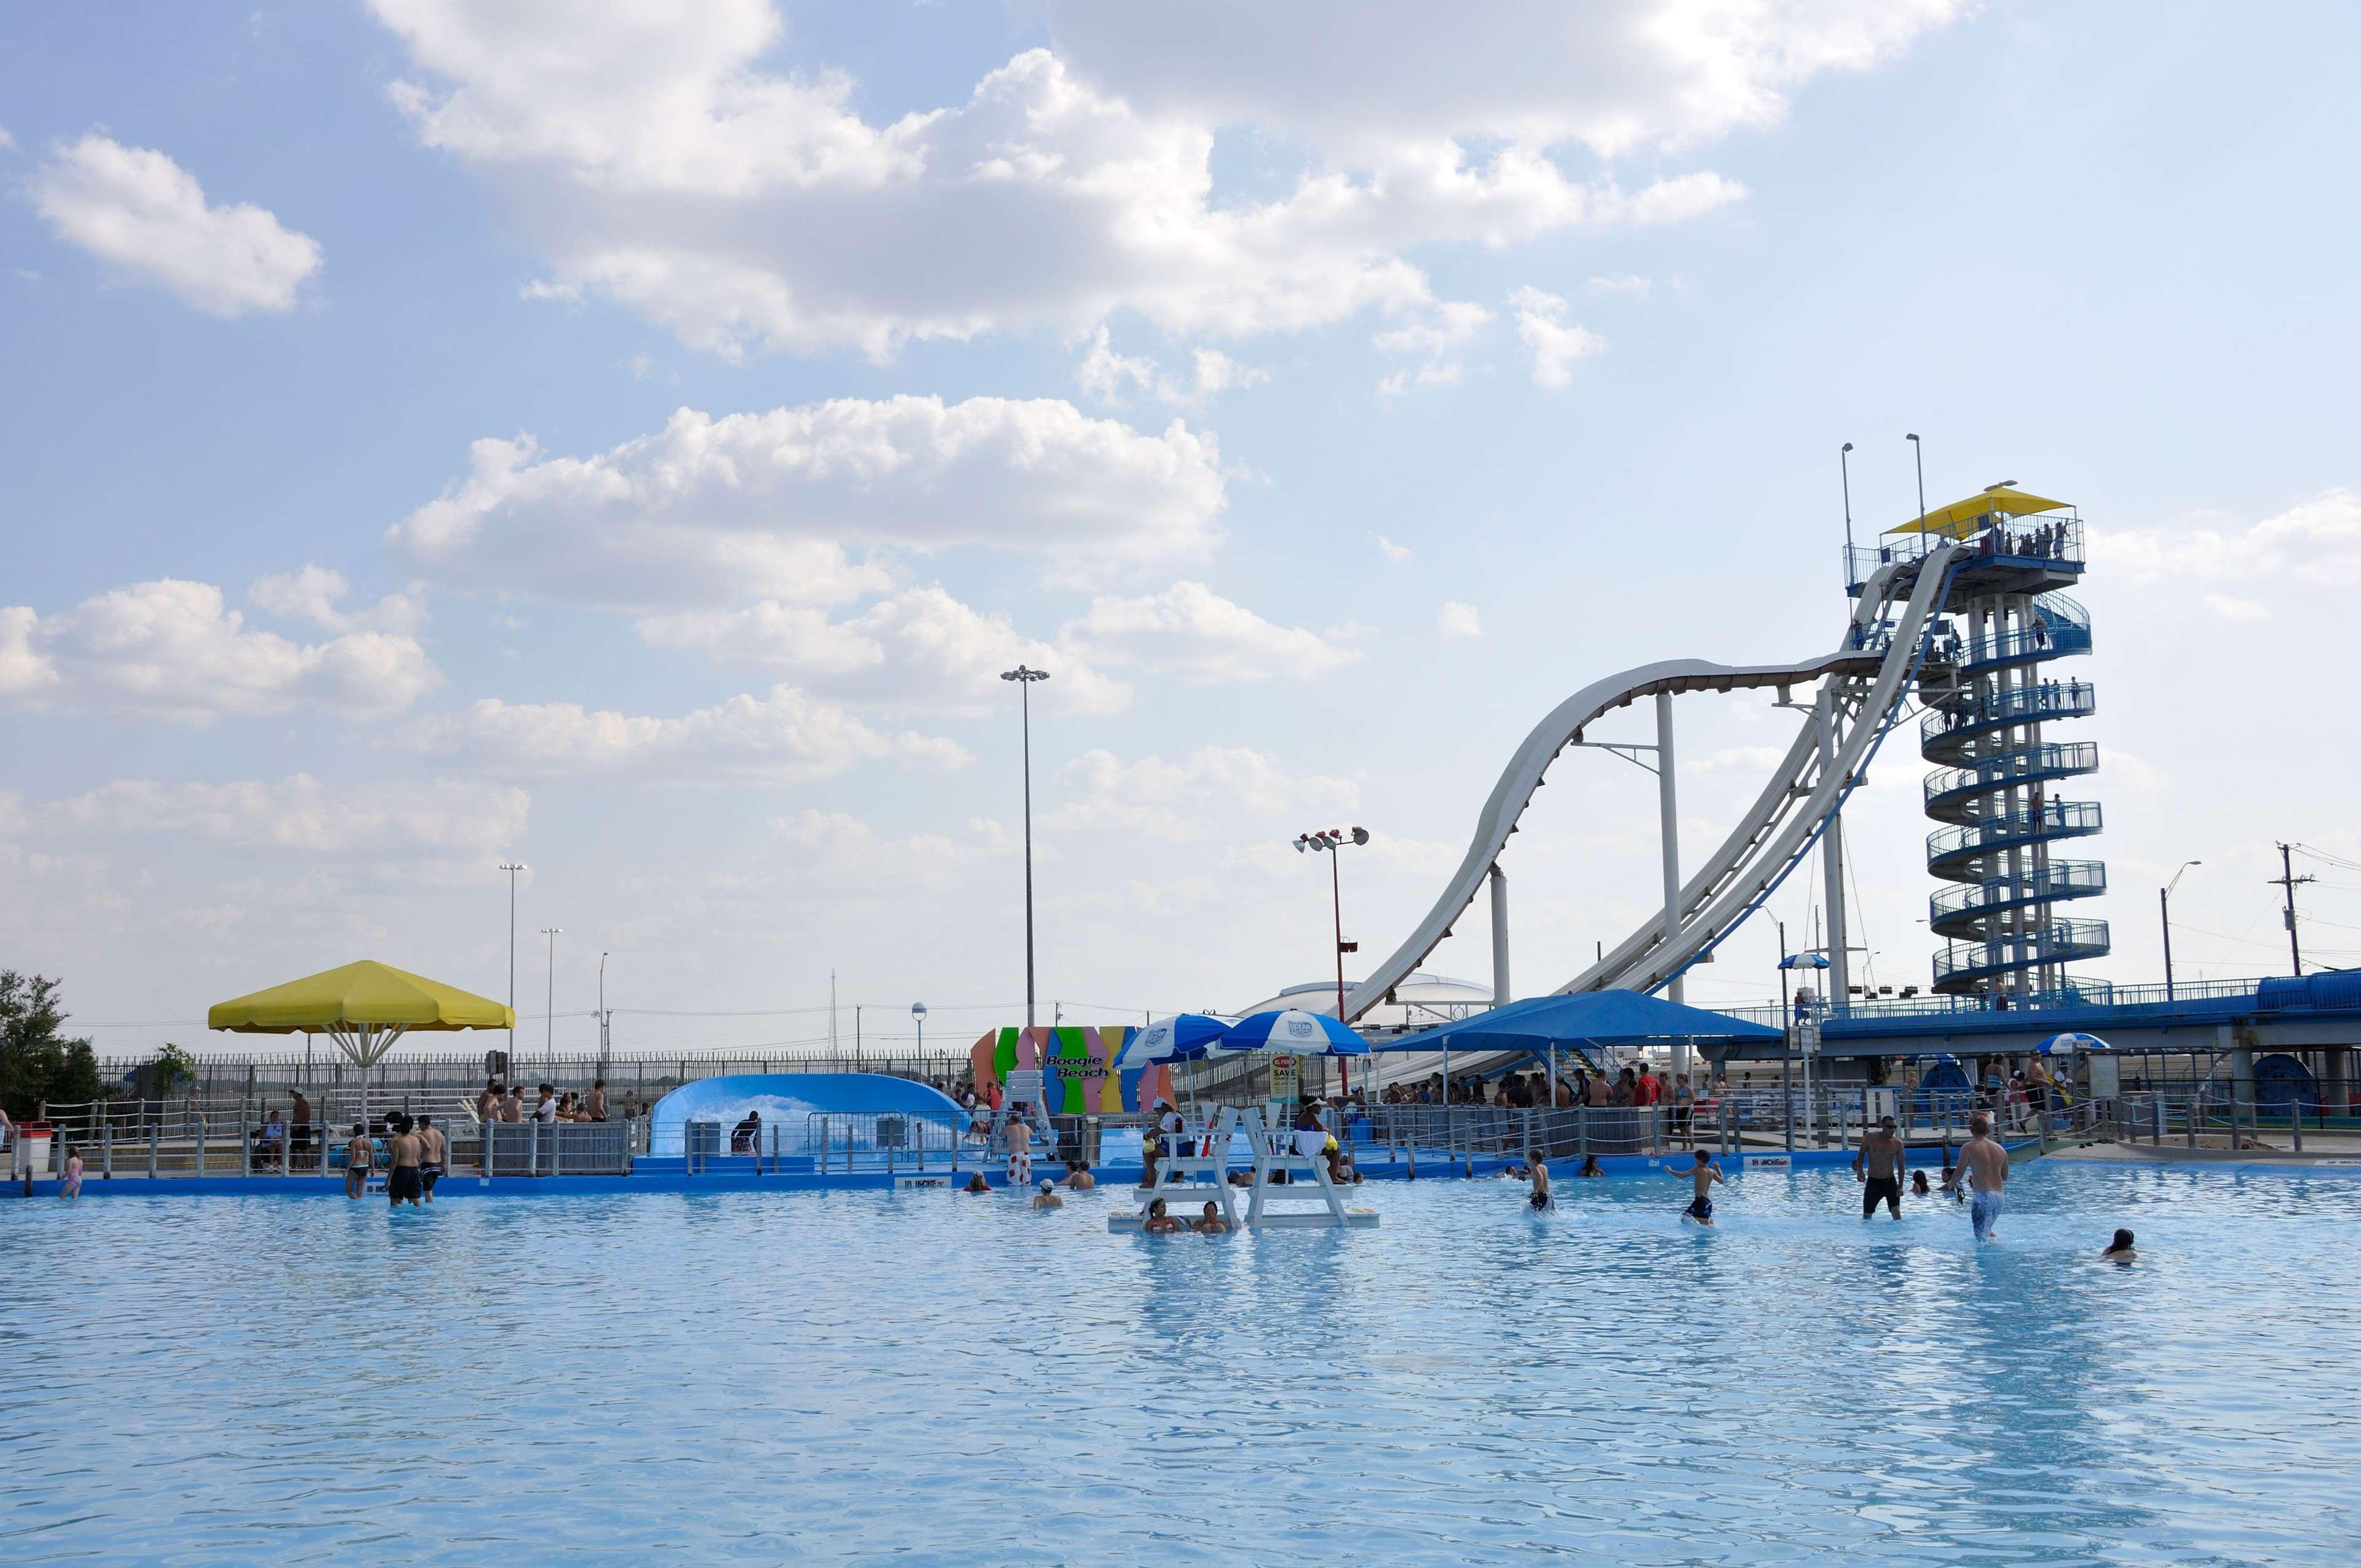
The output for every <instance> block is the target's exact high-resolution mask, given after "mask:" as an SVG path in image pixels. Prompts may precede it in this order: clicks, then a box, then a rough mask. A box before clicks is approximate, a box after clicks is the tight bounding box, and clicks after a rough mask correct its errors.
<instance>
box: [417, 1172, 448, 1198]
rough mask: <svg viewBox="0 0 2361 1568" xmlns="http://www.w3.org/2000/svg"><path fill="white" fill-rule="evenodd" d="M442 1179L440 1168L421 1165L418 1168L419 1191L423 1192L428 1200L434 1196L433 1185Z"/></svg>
mask: <svg viewBox="0 0 2361 1568" xmlns="http://www.w3.org/2000/svg"><path fill="white" fill-rule="evenodd" d="M442 1179H443V1168H442V1167H441V1166H439V1165H422V1166H420V1167H419V1168H418V1186H419V1190H421V1191H423V1192H424V1193H425V1194H426V1196H428V1197H429V1198H432V1197H433V1196H434V1184H435V1183H436V1182H438V1181H440V1180H442Z"/></svg>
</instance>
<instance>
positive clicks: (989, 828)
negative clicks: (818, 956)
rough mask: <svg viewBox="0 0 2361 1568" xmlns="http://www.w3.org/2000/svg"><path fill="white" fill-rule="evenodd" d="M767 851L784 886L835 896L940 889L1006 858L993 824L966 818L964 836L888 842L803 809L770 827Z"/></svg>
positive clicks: (841, 819)
mask: <svg viewBox="0 0 2361 1568" xmlns="http://www.w3.org/2000/svg"><path fill="white" fill-rule="evenodd" d="M771 848H772V849H773V850H776V851H779V852H781V853H783V854H784V855H785V858H786V860H787V861H788V865H787V868H786V870H785V881H786V882H787V883H789V884H791V885H793V886H795V887H796V889H797V890H798V891H799V892H801V893H803V894H809V893H810V892H811V891H812V890H813V888H814V886H815V884H818V885H819V886H823V887H825V888H827V889H828V890H829V892H830V893H832V894H834V895H836V896H838V897H840V898H841V897H861V896H862V895H864V894H865V895H872V896H873V895H875V894H879V893H880V892H890V891H892V890H895V889H901V888H910V887H920V888H930V889H935V890H938V891H939V890H941V889H944V888H947V887H950V886H951V885H953V884H954V883H957V882H958V881H959V879H960V877H961V874H962V873H963V872H965V871H966V870H967V868H968V867H969V866H970V865H972V864H973V863H974V862H976V861H981V860H988V859H992V858H994V857H997V856H1000V855H1003V854H1006V853H1007V852H1009V850H1010V848H1011V846H1010V844H1009V842H1008V839H1007V835H1006V834H1005V833H1004V832H1002V831H1001V828H1000V825H999V824H998V823H996V822H993V821H989V820H985V819H983V818H971V819H970V820H969V822H968V832H967V835H966V837H964V838H953V837H951V836H950V835H949V834H943V833H914V834H911V835H909V836H907V837H905V838H899V839H889V838H886V837H885V836H884V835H883V834H881V833H879V832H878V831H877V829H876V828H873V827H872V826H871V825H870V824H869V823H867V822H864V821H862V819H861V818H860V817H854V816H853V815H851V813H850V812H843V811H817V810H812V809H809V808H807V809H805V810H803V811H799V812H796V813H795V814H794V815H792V816H788V817H774V818H773V819H772V822H771Z"/></svg>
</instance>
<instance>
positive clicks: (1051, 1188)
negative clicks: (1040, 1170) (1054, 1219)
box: [1033, 1176, 1066, 1209]
mask: <svg viewBox="0 0 2361 1568" xmlns="http://www.w3.org/2000/svg"><path fill="white" fill-rule="evenodd" d="M1065 1206H1066V1201H1065V1200H1064V1199H1063V1198H1060V1197H1059V1196H1058V1184H1057V1183H1056V1182H1054V1181H1051V1180H1050V1179H1049V1178H1048V1177H1046V1176H1045V1177H1043V1178H1042V1179H1041V1180H1040V1183H1039V1186H1038V1190H1036V1191H1035V1192H1034V1194H1033V1207H1035V1208H1036V1209H1062V1208H1064V1207H1065Z"/></svg>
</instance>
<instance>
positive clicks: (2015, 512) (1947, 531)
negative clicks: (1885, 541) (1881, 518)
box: [1885, 485, 2073, 539]
mask: <svg viewBox="0 0 2361 1568" xmlns="http://www.w3.org/2000/svg"><path fill="white" fill-rule="evenodd" d="M2072 504H2073V503H2072V502H2070V501H2053V500H2051V499H2048V497H2047V496H2037V495H2033V494H2031V493H2030V492H2028V491H2025V490H2019V489H2013V488H2010V487H2008V486H2006V485H1994V486H1993V488H1991V489H1989V490H1980V491H1978V492H1977V493H1976V494H1974V495H1972V496H1970V497H1969V498H1968V499H1965V500H1963V501H1953V502H1952V503H1951V504H1950V505H1949V506H1943V507H1937V508H1935V509H1934V510H1931V511H1929V512H1928V513H1927V515H1926V516H1925V517H1924V518H1916V517H1914V518H1912V519H1911V520H1910V521H1907V522H1905V523H1901V524H1898V525H1896V526H1894V527H1893V528H1889V529H1887V530H1886V531H1885V532H1888V533H1918V532H1927V533H1933V534H1939V535H1940V536H1941V537H1943V538H1945V539H1965V538H1967V537H1969V536H1970V535H1971V534H1975V533H1981V532H1983V530H1984V529H1985V528H1986V527H1987V526H1989V522H1988V520H1989V519H1990V518H1991V516H1992V515H1993V513H1995V512H2000V513H2004V514H2005V515H2007V516H2009V517H2024V516H2026V515H2028V514H2029V513H2032V512H2037V511H2063V510H2066V509H2067V508H2069V507H2070V506H2071V505H2072Z"/></svg>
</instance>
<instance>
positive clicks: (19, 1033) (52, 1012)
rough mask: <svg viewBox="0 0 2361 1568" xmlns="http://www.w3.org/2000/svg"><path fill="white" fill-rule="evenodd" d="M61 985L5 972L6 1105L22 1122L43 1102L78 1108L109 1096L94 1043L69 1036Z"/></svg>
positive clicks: (1, 1026) (1, 1076)
mask: <svg viewBox="0 0 2361 1568" xmlns="http://www.w3.org/2000/svg"><path fill="white" fill-rule="evenodd" d="M58 985H59V982H58V981H54V980H44V979H43V978H41V977H40V976H39V975H33V976H31V977H30V978H27V976H24V975H21V974H18V973H17V972H16V970H0V1105H5V1106H6V1107H7V1110H8V1114H9V1115H11V1116H13V1117H16V1118H18V1119H19V1120H22V1119H23V1118H26V1117H28V1116H33V1115H36V1114H38V1113H39V1111H40V1108H41V1102H43V1101H45V1100H46V1101H48V1102H50V1103H52V1104H59V1105H74V1104H82V1103H85V1102H89V1101H93V1100H104V1098H106V1089H105V1086H104V1084H103V1083H101V1082H100V1081H99V1077H98V1058H96V1057H95V1056H93V1055H92V1054H91V1048H90V1042H89V1041H88V1040H86V1039H84V1040H70V1039H68V1038H66V1037H65V1036H64V1034H63V1033H62V1032H61V1031H62V1025H64V1023H65V1021H66V1014H65V1009H64V1008H62V1007H60V1006H59V1005H58Z"/></svg>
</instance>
